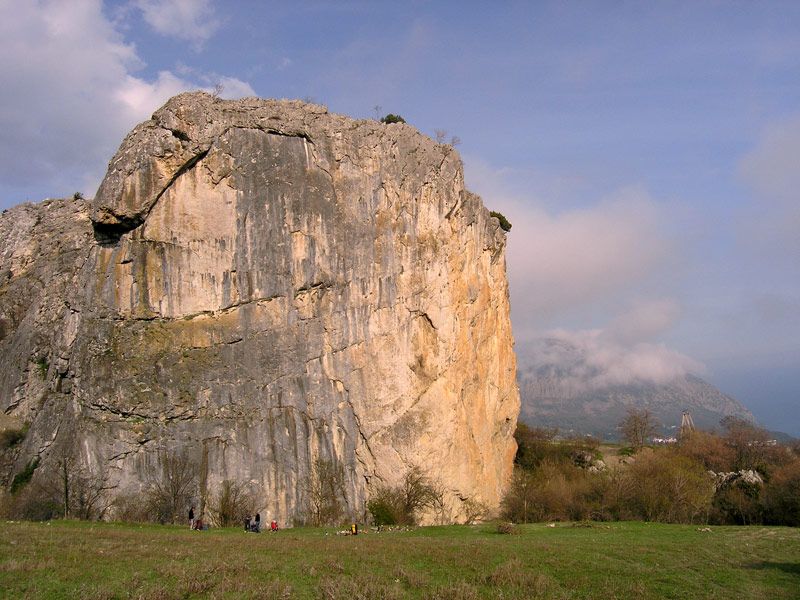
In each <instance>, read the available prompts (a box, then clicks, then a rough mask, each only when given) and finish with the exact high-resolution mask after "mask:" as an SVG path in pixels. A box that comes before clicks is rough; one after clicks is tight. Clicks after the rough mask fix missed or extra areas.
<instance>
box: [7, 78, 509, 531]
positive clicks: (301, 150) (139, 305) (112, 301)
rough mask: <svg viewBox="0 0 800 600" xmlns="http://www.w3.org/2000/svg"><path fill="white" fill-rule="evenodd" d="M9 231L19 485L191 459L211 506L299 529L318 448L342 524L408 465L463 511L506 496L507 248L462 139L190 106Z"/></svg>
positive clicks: (180, 105)
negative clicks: (59, 458)
mask: <svg viewBox="0 0 800 600" xmlns="http://www.w3.org/2000/svg"><path fill="white" fill-rule="evenodd" d="M37 219H38V222H37ZM21 223H22V225H21ZM59 227H60V228H61V229H63V230H64V231H56V230H57V229H58V228H59ZM0 234H2V235H3V238H2V244H3V245H2V262H1V263H0V278H2V279H3V281H0V286H2V287H0V310H1V311H2V312H0V315H2V316H0V334H2V339H0V352H1V353H2V359H3V361H4V362H5V363H6V365H7V366H6V368H5V369H4V370H3V372H2V375H0V394H2V395H1V396H0V402H1V403H2V404H0V408H2V409H3V410H4V411H5V413H6V414H7V415H9V416H10V417H13V418H15V419H19V420H25V421H29V422H31V423H32V426H31V433H30V435H29V436H28V437H27V438H26V439H25V441H24V443H23V444H22V446H21V448H20V449H19V450H18V455H17V457H16V458H15V459H14V462H13V466H12V467H11V468H10V471H9V476H10V474H11V473H12V472H13V471H14V469H17V470H18V469H19V468H20V465H23V464H25V462H26V461H27V460H29V459H30V457H31V456H32V455H34V454H36V455H39V456H41V457H42V458H43V459H47V455H48V453H49V452H50V450H49V448H50V446H51V445H52V444H54V443H56V444H59V443H62V444H74V445H77V446H78V447H79V450H80V454H81V456H82V460H83V461H84V462H85V463H86V464H87V465H90V466H91V467H92V468H94V469H107V470H108V471H109V472H110V473H111V479H112V482H113V484H114V485H115V486H117V488H118V490H119V492H120V493H123V492H125V493H136V492H138V491H140V490H142V489H143V488H144V486H145V485H146V483H147V477H148V473H151V472H152V471H153V470H154V469H156V468H157V461H158V460H159V456H160V454H159V451H161V454H163V452H164V451H181V452H186V453H187V454H189V455H191V456H192V457H193V459H194V460H195V461H196V464H198V465H199V468H200V470H201V471H202V473H201V476H200V481H201V488H202V490H201V492H200V493H206V494H208V493H211V492H213V491H214V490H216V489H217V488H218V486H219V484H220V482H221V481H222V480H225V479H233V480H236V481H239V482H242V483H246V484H248V485H249V486H250V487H251V488H252V489H253V490H254V491H255V492H256V494H257V497H258V498H259V503H260V508H261V509H262V512H266V513H268V514H270V515H272V516H276V517H277V518H279V519H280V520H282V521H291V520H292V519H298V518H302V516H303V513H304V510H305V505H306V502H307V498H306V497H305V489H304V485H303V483H304V482H305V481H306V480H307V479H308V475H309V469H310V465H311V464H312V463H313V461H314V460H316V459H318V458H322V459H325V460H333V461H335V462H336V463H337V464H339V465H341V466H342V467H343V469H344V473H345V490H344V500H345V501H346V503H347V507H348V509H349V511H350V512H352V513H353V514H361V513H362V512H363V510H364V506H365V503H366V500H367V498H368V496H369V493H370V491H371V490H374V489H375V486H376V485H379V484H383V483H386V484H394V483H397V482H398V481H399V480H400V478H401V477H402V476H403V474H404V473H405V472H406V471H407V470H408V469H409V468H411V467H413V466H419V467H421V468H422V469H423V471H424V472H425V473H426V474H428V475H429V476H430V477H432V478H434V479H436V480H437V481H439V482H440V483H441V485H442V487H443V488H444V489H445V490H446V492H447V499H448V502H449V503H450V505H451V507H452V516H453V518H457V517H458V515H459V513H460V512H461V503H462V502H464V501H466V500H467V499H471V500H476V501H480V502H484V503H486V504H488V505H489V506H497V504H498V502H499V499H500V497H501V494H502V491H503V489H504V486H505V484H506V482H507V480H508V477H509V475H510V471H511V465H512V459H513V455H514V451H515V444H514V441H513V431H514V428H515V425H516V419H517V414H518V411H519V397H518V393H517V389H516V384H515V359H514V353H513V349H512V346H513V340H512V335H511V326H510V321H509V306H508V286H507V281H506V275H505V260H504V247H505V236H504V233H503V232H502V230H501V229H500V228H499V224H498V222H497V220H496V219H494V218H492V217H490V216H489V213H488V211H487V210H486V209H485V208H484V207H483V205H482V203H481V200H480V198H478V197H477V196H475V195H473V194H471V193H469V192H467V191H466V190H464V186H463V173H462V169H461V163H460V159H459V157H458V155H457V153H456V152H455V151H454V150H453V149H452V148H451V147H449V146H446V145H438V144H436V143H434V142H433V141H432V140H430V139H429V138H427V137H425V136H423V135H421V134H419V133H418V132H416V130H414V129H413V128H412V127H410V126H407V125H403V124H394V125H384V124H381V123H377V122H374V121H354V120H351V119H348V118H345V117H341V116H337V115H331V114H328V113H327V111H326V110H325V109H324V108H323V107H320V106H314V105H307V104H303V103H300V102H289V101H265V100H257V99H247V100H241V101H235V102H231V101H221V100H217V99H214V98H212V97H211V96H209V95H206V94H200V93H197V94H183V95H180V96H177V97H175V98H173V99H172V100H170V101H169V102H168V103H167V104H166V105H165V106H164V107H163V108H162V109H160V110H159V111H158V112H156V113H155V115H153V118H152V119H151V120H150V121H147V122H145V123H143V124H141V125H139V126H138V127H136V128H135V129H134V130H133V131H132V132H131V133H130V134H129V135H128V137H127V138H126V139H125V140H124V142H123V144H122V146H121V147H120V150H119V151H118V153H117V154H116V156H115V157H114V159H113V160H112V161H111V164H110V166H109V172H108V174H107V175H106V178H105V179H104V181H103V183H102V184H101V186H100V189H99V190H98V193H97V196H96V198H95V199H94V201H93V202H92V203H91V206H88V207H87V206H84V205H83V203H81V202H79V201H72V202H70V201H62V202H51V203H49V204H48V205H47V206H44V205H38V206H31V205H27V206H24V207H18V208H15V209H12V210H11V211H9V213H8V214H6V215H4V216H3V217H2V219H0ZM48 245H49V247H48V248H46V249H44V250H43V249H42V246H45V247H47V246H48ZM32 297H33V298H34V300H33V301H32V302H31V301H30V299H31V298H32ZM44 365H46V366H44ZM42 371H44V373H42Z"/></svg>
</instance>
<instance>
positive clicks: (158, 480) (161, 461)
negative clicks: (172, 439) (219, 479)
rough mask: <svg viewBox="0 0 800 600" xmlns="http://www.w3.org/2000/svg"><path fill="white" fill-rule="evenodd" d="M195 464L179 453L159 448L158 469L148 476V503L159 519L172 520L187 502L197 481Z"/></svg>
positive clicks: (179, 513) (151, 511) (173, 520)
mask: <svg viewBox="0 0 800 600" xmlns="http://www.w3.org/2000/svg"><path fill="white" fill-rule="evenodd" d="M196 474H197V465H195V463H194V461H192V460H190V459H189V456H188V455H187V454H186V453H185V452H183V453H176V452H170V451H167V450H161V451H159V452H158V469H156V470H155V471H154V472H153V473H152V474H151V476H150V478H149V484H150V490H149V493H148V505H149V510H150V513H151V514H152V515H153V517H154V518H155V520H157V521H158V522H160V523H167V522H169V523H175V522H177V521H178V520H179V519H180V518H181V516H182V515H183V512H184V511H185V510H186V509H187V507H188V506H189V505H190V504H191V500H192V496H193V495H194V492H195V487H196V485H197V475H196Z"/></svg>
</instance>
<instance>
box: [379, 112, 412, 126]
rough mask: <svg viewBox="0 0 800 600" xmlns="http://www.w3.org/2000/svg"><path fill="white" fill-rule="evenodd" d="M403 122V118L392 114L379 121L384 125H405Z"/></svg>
mask: <svg viewBox="0 0 800 600" xmlns="http://www.w3.org/2000/svg"><path fill="white" fill-rule="evenodd" d="M405 122H406V120H405V119H404V118H403V117H401V116H400V115H393V114H392V113H389V114H388V115H386V116H385V117H383V118H382V119H381V123H386V124H387V125H389V124H391V123H405Z"/></svg>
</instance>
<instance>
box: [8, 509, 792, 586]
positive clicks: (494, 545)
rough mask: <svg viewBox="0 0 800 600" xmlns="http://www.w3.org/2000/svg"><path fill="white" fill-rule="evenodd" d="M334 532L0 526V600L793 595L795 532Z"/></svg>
mask: <svg viewBox="0 0 800 600" xmlns="http://www.w3.org/2000/svg"><path fill="white" fill-rule="evenodd" d="M517 529H518V531H519V533H518V534H515V535H500V534H498V533H495V528H494V526H492V525H482V526H476V527H459V526H454V527H430V528H421V529H417V530H414V531H408V532H390V533H367V534H363V535H359V536H357V537H350V536H336V535H334V532H333V530H323V529H294V530H283V531H280V532H278V533H276V534H271V533H262V534H260V535H254V534H245V533H244V532H241V531H239V530H238V529H224V530H212V531H208V532H194V531H189V530H188V529H184V528H178V527H162V526H156V525H141V526H140V525H123V524H106V523H85V522H72V521H54V522H52V523H2V524H0V596H2V597H7V598H73V597H74V598H95V599H99V598H248V597H251V598H346V599H347V600H359V599H360V598H363V599H366V598H443V599H447V598H452V599H469V598H504V599H508V598H520V599H521V598H598V599H600V598H602V599H611V598H637V599H639V598H720V599H726V600H727V599H729V598H737V599H738V598H800V530H798V529H792V528H784V527H712V528H711V531H710V532H703V531H699V529H700V528H699V527H698V526H689V525H662V524H647V523H608V524H605V523H602V524H601V523H595V524H592V525H591V526H588V527H576V526H571V525H570V524H558V526H557V527H547V526H546V525H544V524H537V525H527V526H520V527H518V528H517Z"/></svg>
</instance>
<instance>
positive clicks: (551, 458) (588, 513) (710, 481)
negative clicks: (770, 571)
mask: <svg viewBox="0 0 800 600" xmlns="http://www.w3.org/2000/svg"><path fill="white" fill-rule="evenodd" d="M651 425H652V423H651V422H650V419H649V415H647V414H642V413H641V412H639V413H637V412H636V411H634V412H633V413H632V414H629V415H628V417H627V418H626V420H625V421H623V423H621V428H622V430H623V434H624V435H625V438H626V439H627V441H628V442H629V443H630V446H628V447H623V448H621V449H620V452H621V454H622V455H623V456H622V458H621V459H620V461H619V464H618V465H617V466H616V467H614V468H610V467H609V466H608V465H607V464H606V462H605V461H604V460H603V456H602V455H601V452H600V442H599V440H596V439H592V438H578V439H565V440H559V439H557V433H558V432H557V430H554V429H543V428H531V427H527V426H526V425H525V424H522V423H520V424H519V426H518V428H517V431H516V434H515V437H516V440H517V444H518V450H517V455H516V459H515V468H514V476H513V480H512V483H511V485H510V487H509V491H508V493H507V494H506V496H505V498H504V500H503V502H502V506H501V516H502V518H504V519H506V520H509V521H512V522H519V523H527V522H535V521H555V520H573V521H574V520H585V519H591V520H644V521H661V522H668V523H714V524H745V525H749V524H772V525H794V526H797V525H800V445H798V444H797V443H795V444H778V443H777V442H775V440H772V439H771V438H770V435H769V434H768V432H766V431H764V430H763V429H761V428H759V427H756V426H755V425H753V424H751V423H749V422H747V421H744V420H741V419H737V418H733V417H727V418H726V419H723V421H722V422H721V427H722V430H721V431H720V432H711V431H701V430H696V431H687V432H685V433H684V434H683V435H681V437H680V438H679V440H678V441H677V443H675V444H668V445H664V446H652V447H650V446H648V445H647V438H648V436H649V435H650V434H651V431H652V427H651ZM626 429H627V431H626Z"/></svg>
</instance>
